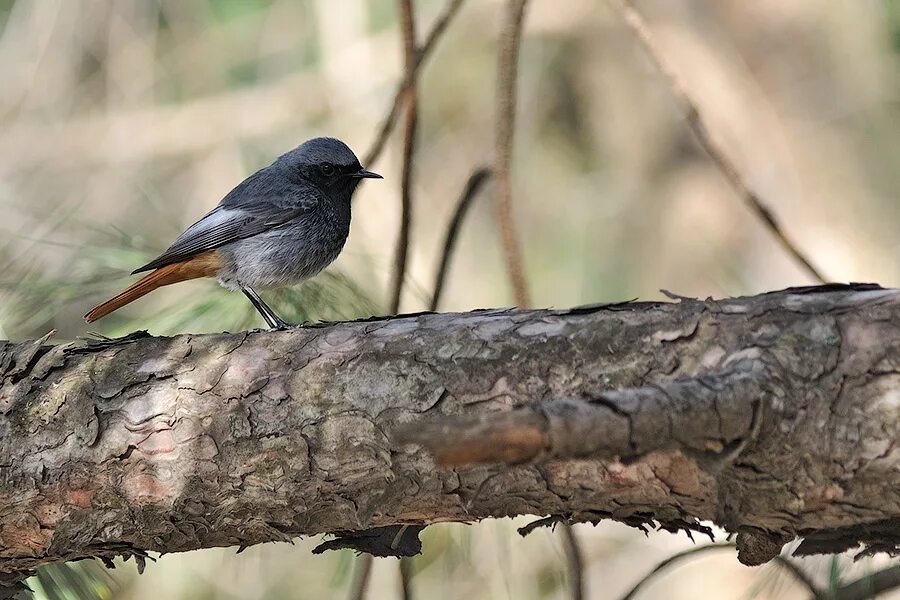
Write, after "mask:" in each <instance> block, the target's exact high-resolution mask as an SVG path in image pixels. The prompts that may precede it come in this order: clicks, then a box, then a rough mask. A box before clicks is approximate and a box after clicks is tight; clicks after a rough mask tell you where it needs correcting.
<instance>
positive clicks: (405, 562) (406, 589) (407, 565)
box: [400, 556, 415, 600]
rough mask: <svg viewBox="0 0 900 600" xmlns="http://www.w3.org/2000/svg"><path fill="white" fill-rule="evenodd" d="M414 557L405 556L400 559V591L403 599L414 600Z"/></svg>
mask: <svg viewBox="0 0 900 600" xmlns="http://www.w3.org/2000/svg"><path fill="white" fill-rule="evenodd" d="M412 578H413V557H411V556H404V557H403V558H401V559H400V592H401V594H402V597H403V600H412V599H413V598H414V597H415V596H413V591H412Z"/></svg>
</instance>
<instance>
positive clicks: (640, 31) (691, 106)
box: [610, 0, 825, 283]
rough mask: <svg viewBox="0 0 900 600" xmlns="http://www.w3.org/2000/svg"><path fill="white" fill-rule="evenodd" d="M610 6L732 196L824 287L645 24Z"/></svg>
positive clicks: (624, 8) (617, 2) (615, 0)
mask: <svg viewBox="0 0 900 600" xmlns="http://www.w3.org/2000/svg"><path fill="white" fill-rule="evenodd" d="M610 2H611V3H612V4H613V5H614V6H615V8H616V9H617V10H618V11H619V13H620V14H621V16H622V19H623V20H624V21H625V23H626V24H627V25H628V26H629V27H630V28H631V30H632V32H633V33H634V34H635V36H636V37H637V38H638V40H639V41H640V42H641V45H642V46H643V47H644V50H645V51H646V52H647V54H648V55H649V57H650V60H651V61H652V62H653V64H654V65H655V66H656V69H657V70H658V71H659V72H660V74H662V76H663V78H665V80H666V82H667V83H668V85H669V88H670V89H671V91H672V94H673V95H674V96H675V98H676V100H677V102H678V104H679V105H680V106H681V110H682V112H683V113H684V117H685V119H686V120H687V122H688V125H689V126H690V127H691V130H692V131H693V132H694V135H695V136H696V137H697V140H698V141H699V142H700V145H701V146H703V149H704V150H706V152H707V154H709V156H710V158H712V159H713V162H714V163H715V164H716V166H717V167H718V168H719V170H720V171H721V172H722V174H723V175H724V176H725V178H726V179H727V180H728V182H729V183H730V184H731V186H732V187H733V188H734V190H735V192H737V194H738V195H739V196H740V197H741V198H742V199H743V201H744V203H745V204H746V205H747V206H748V207H749V208H750V210H751V211H752V212H753V213H754V214H755V215H756V216H757V217H759V219H760V220H761V221H762V222H763V224H764V225H765V226H766V227H767V228H768V229H769V231H770V232H771V233H772V235H773V236H774V237H775V239H776V240H778V242H779V243H780V244H781V246H782V247H783V248H784V249H785V250H786V251H787V252H788V254H790V255H791V256H793V257H794V259H795V260H797V262H799V263H800V264H801V265H803V267H804V268H805V269H806V270H807V271H808V272H809V274H810V275H812V277H813V278H814V279H816V280H817V281H819V282H821V283H825V277H824V276H823V275H822V273H821V272H819V270H818V269H816V267H814V266H813V264H812V262H810V260H809V259H808V258H807V257H806V256H805V255H804V254H803V252H801V251H800V249H799V248H797V246H795V245H794V243H793V242H792V241H791V240H790V239H788V237H787V235H785V233H784V230H782V228H781V225H780V224H779V223H778V220H777V219H776V217H775V215H774V213H772V211H771V210H770V209H769V208H768V206H766V203H765V202H763V200H762V199H761V198H760V197H759V195H758V194H757V193H756V192H755V191H753V190H752V189H750V186H749V185H748V184H747V182H746V181H745V180H744V178H743V176H742V175H741V173H740V171H739V170H738V168H737V166H736V165H735V164H734V162H733V161H732V160H731V159H730V158H729V157H728V154H727V153H726V152H725V151H724V150H723V149H722V148H721V146H720V145H719V144H718V143H717V142H716V141H715V140H713V138H712V135H711V134H710V131H709V127H708V126H707V123H706V121H705V120H704V118H703V113H702V112H701V111H700V105H699V104H698V103H697V102H696V101H695V100H694V99H693V98H692V97H691V95H690V94H689V93H688V91H687V88H686V87H685V86H684V84H683V83H682V82H681V80H680V78H679V77H678V75H677V74H676V73H675V71H674V70H673V69H672V67H671V66H670V65H669V64H668V63H667V62H666V60H665V59H664V58H663V56H664V55H663V52H662V50H661V49H660V48H659V47H658V46H657V44H656V40H655V38H654V36H653V34H652V33H651V32H650V29H649V27H647V23H646V21H645V20H644V17H643V16H642V15H641V13H640V12H638V11H637V9H635V8H634V6H633V5H632V4H631V2H630V0H610Z"/></svg>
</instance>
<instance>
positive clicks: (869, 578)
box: [831, 565, 900, 600]
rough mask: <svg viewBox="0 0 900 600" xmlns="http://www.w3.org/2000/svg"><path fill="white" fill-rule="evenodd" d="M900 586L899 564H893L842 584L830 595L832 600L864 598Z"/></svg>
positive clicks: (858, 599) (876, 595)
mask: <svg viewBox="0 0 900 600" xmlns="http://www.w3.org/2000/svg"><path fill="white" fill-rule="evenodd" d="M897 587H900V565H893V566H890V567H887V568H885V569H882V570H881V571H877V572H875V573H872V574H871V575H865V576H863V577H860V578H859V579H856V580H855V581H851V582H850V583H848V584H846V585H842V586H841V587H839V588H838V589H837V590H835V591H834V592H833V594H832V596H831V597H833V598H834V600H866V599H867V598H876V597H878V595H879V594H882V593H884V592H886V591H888V590H893V589H895V588H897Z"/></svg>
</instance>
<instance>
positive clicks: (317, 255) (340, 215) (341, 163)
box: [84, 137, 382, 329]
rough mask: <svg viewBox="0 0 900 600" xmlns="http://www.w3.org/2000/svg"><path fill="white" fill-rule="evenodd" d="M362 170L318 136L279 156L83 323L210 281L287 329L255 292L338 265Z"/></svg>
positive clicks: (336, 144) (338, 144)
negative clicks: (164, 290) (158, 292)
mask: <svg viewBox="0 0 900 600" xmlns="http://www.w3.org/2000/svg"><path fill="white" fill-rule="evenodd" d="M369 178H375V179H382V177H381V175H379V174H377V173H373V172H371V171H367V170H366V169H364V168H363V167H362V165H360V164H359V159H357V158H356V155H355V154H353V151H352V150H350V148H348V147H347V145H346V144H345V143H344V142H342V141H340V140H337V139H334V138H328V137H320V138H314V139H311V140H309V141H307V142H304V143H303V144H301V145H300V146H298V147H297V148H294V149H293V150H291V151H290V152H288V153H286V154H283V155H281V156H280V157H278V159H276V160H275V162H273V163H272V164H271V165H269V166H268V167H265V168H263V169H261V170H259V171H257V172H256V173H254V174H253V175H251V176H250V177H248V178H247V179H245V180H244V181H242V182H241V183H240V184H239V185H238V186H237V187H236V188H234V189H233V190H231V192H229V193H228V195H227V196H225V198H223V199H222V201H221V202H219V205H218V206H216V207H215V208H214V209H212V210H211V211H210V212H209V213H208V214H207V215H206V216H205V217H203V218H202V219H200V220H199V221H197V222H196V223H194V224H193V225H191V226H190V227H188V228H187V229H186V230H185V231H184V233H182V234H181V235H180V236H178V238H177V239H176V240H175V241H174V242H173V243H172V245H171V246H169V249H168V250H166V251H165V252H163V253H162V255H160V256H159V257H158V258H156V259H154V260H152V261H150V262H149V263H147V264H146V265H144V266H143V267H140V268H139V269H135V270H134V271H133V272H132V275H133V274H135V273H142V272H144V271H150V273H148V274H147V275H144V276H143V277H142V278H141V279H139V280H138V281H137V282H135V283H134V284H132V285H130V286H129V287H128V288H126V289H125V290H124V291H123V292H122V293H120V294H119V295H117V296H115V297H113V298H110V299H109V300H107V301H106V302H104V303H102V304H100V305H98V306H96V307H94V308H92V309H91V311H90V312H89V313H87V314H86V315H85V316H84V320H85V321H87V322H88V323H92V322H94V321H96V320H97V319H100V318H101V317H105V316H106V315H108V314H109V313H111V312H113V311H114V310H117V309H119V308H121V307H123V306H125V305H126V304H128V303H129V302H133V301H134V300H137V299H138V298H140V297H141V296H143V295H145V294H147V293H149V292H152V291H153V290H155V289H156V288H158V287H161V286H164V285H169V284H172V283H178V282H180V281H186V280H188V279H196V278H198V277H215V278H217V279H218V281H219V284H221V285H222V286H223V287H225V288H227V289H230V290H241V291H242V292H244V294H245V295H246V296H247V298H249V299H250V302H252V303H253V306H254V307H255V308H256V310H257V311H259V314H260V315H262V317H263V319H265V321H266V323H267V324H268V326H269V327H271V328H273V329H279V328H285V327H288V324H287V323H286V322H285V321H284V320H282V319H281V318H280V317H279V316H278V315H276V314H275V312H274V311H273V310H272V309H271V308H270V307H269V306H268V305H267V304H266V303H265V302H263V301H262V299H261V298H260V297H259V295H258V294H257V293H256V290H258V289H265V288H276V287H283V286H288V285H293V284H296V283H300V282H301V281H303V280H305V279H309V278H310V277H313V276H314V275H316V274H318V273H319V272H320V271H321V270H322V269H324V268H325V267H327V266H328V265H329V264H331V262H332V261H334V259H336V258H337V256H338V254H340V252H341V250H342V249H343V247H344V242H345V241H346V240H347V235H348V234H349V232H350V198H351V196H352V195H353V192H354V190H356V186H357V185H359V183H360V181H361V180H363V179H369Z"/></svg>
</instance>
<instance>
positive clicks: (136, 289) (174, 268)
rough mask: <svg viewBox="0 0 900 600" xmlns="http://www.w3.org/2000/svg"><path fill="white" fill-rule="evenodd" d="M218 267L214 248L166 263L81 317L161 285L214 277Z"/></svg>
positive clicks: (119, 305)
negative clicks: (186, 258) (182, 259)
mask: <svg viewBox="0 0 900 600" xmlns="http://www.w3.org/2000/svg"><path fill="white" fill-rule="evenodd" d="M220 267H221V262H220V260H219V257H218V253H217V252H216V251H215V250H211V251H209V252H204V253H203V254H198V255H197V256H194V257H191V258H189V259H188V260H186V261H183V262H177V263H172V264H169V265H165V266H163V267H160V268H158V269H156V270H155V271H152V272H150V273H147V274H146V275H144V276H143V277H141V278H140V279H138V280H137V281H136V282H134V283H133V284H131V285H130V286H128V287H127V288H125V289H124V290H123V291H122V292H121V293H119V294H118V295H116V296H114V297H112V298H110V299H109V300H107V301H106V302H104V303H102V304H98V305H97V306H95V307H94V308H92V309H91V310H90V312H88V314H86V315H84V320H85V321H87V322H88V323H93V322H94V321H96V320H97V319H101V318H103V317H105V316H106V315H108V314H109V313H111V312H113V311H115V310H118V309H120V308H122V307H123V306H125V305H126V304H128V303H130V302H134V301H135V300H137V299H138V298H140V297H141V296H144V295H146V294H149V293H150V292H152V291H153V290H155V289H156V288H159V287H162V286H164V285H170V284H173V283H178V282H180V281H187V280H188V279H196V278H198V277H213V276H215V275H216V274H217V273H218V271H219V268H220Z"/></svg>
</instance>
